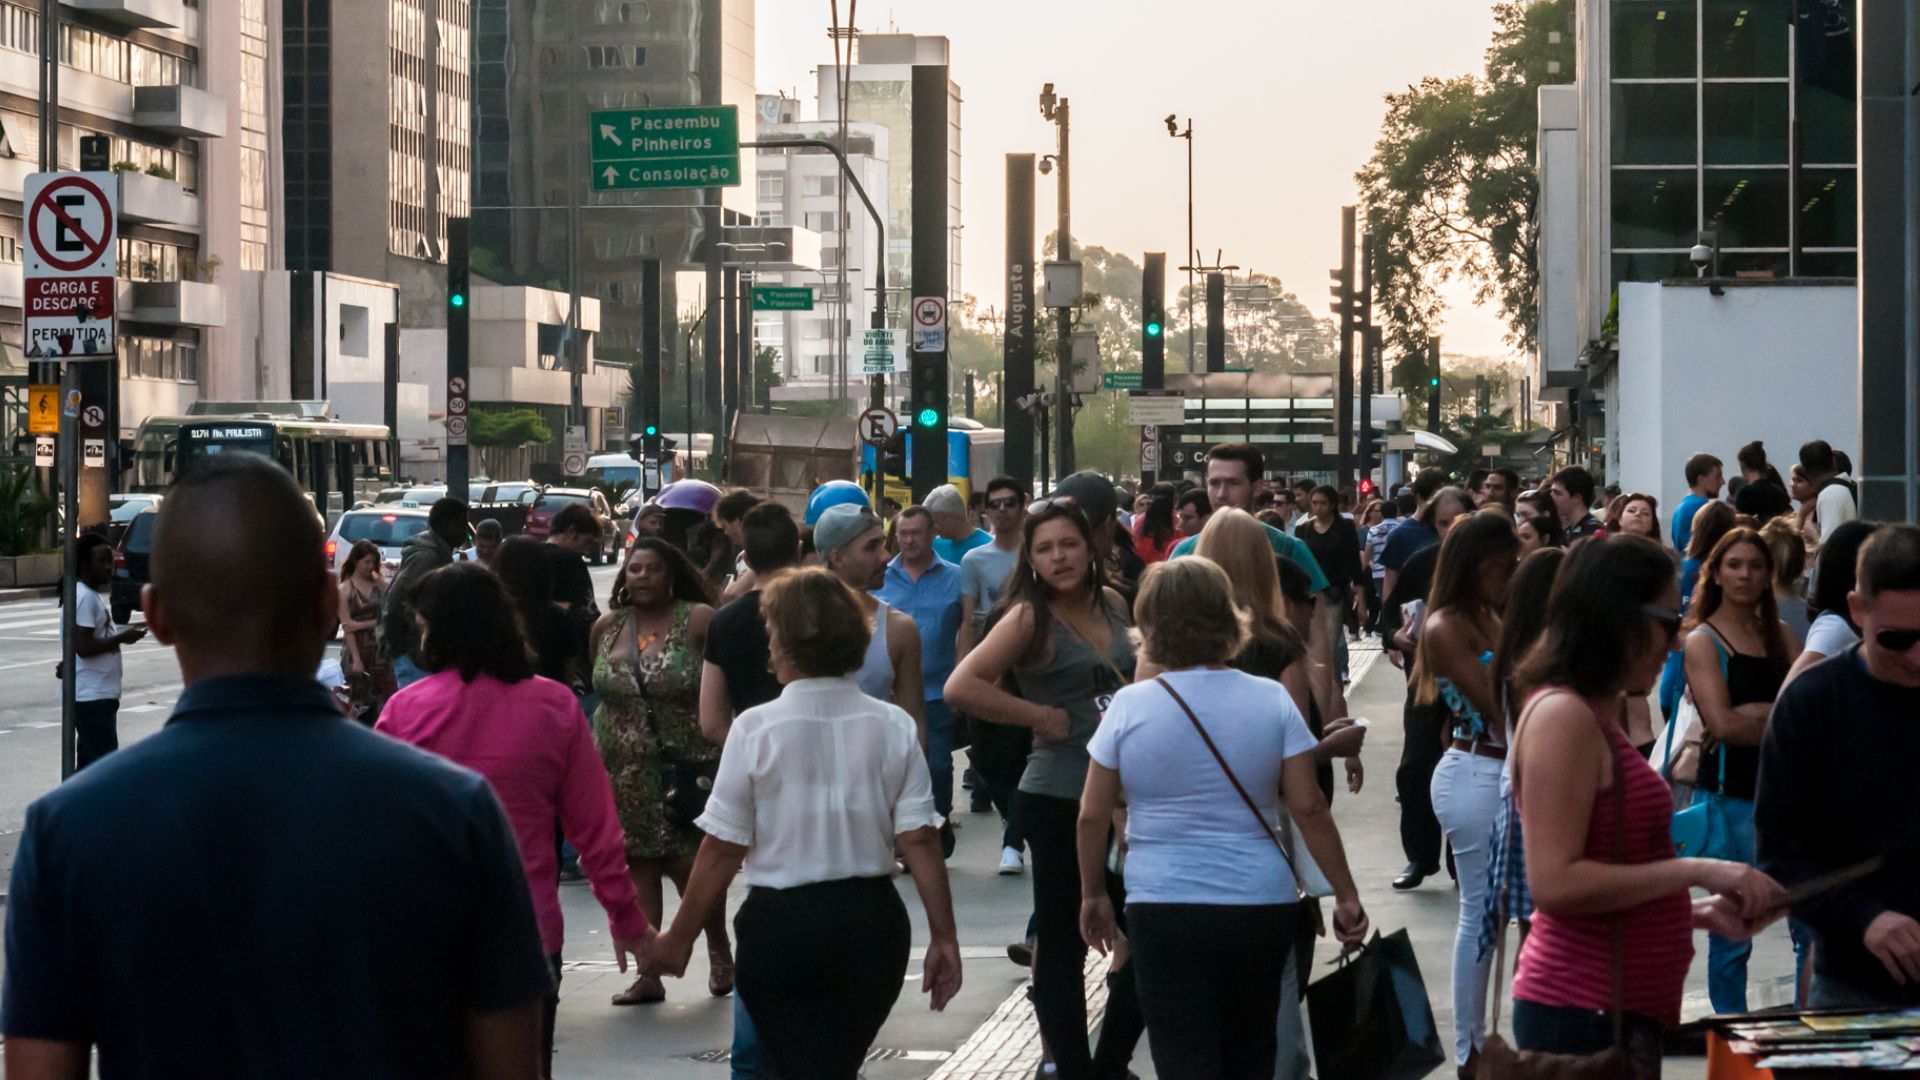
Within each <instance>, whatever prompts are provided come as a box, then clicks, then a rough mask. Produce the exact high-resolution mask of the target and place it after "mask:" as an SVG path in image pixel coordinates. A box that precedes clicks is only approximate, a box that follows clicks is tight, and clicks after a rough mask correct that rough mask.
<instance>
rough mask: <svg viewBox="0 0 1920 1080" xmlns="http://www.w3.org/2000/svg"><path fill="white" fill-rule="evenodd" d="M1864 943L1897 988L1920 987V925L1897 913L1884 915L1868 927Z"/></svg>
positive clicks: (1876, 918) (1882, 913)
mask: <svg viewBox="0 0 1920 1080" xmlns="http://www.w3.org/2000/svg"><path fill="white" fill-rule="evenodd" d="M1864 943H1865V945H1866V946H1867V951H1868V952H1870V953H1872V954H1873V955H1874V956H1875V957H1877V958H1878V959H1879V961H1880V963H1881V964H1882V965H1883V966H1885V967H1886V969H1887V974H1888V975H1890V976H1892V978H1893V981H1894V982H1895V983H1896V984H1898V985H1900V986H1911V985H1913V984H1914V983H1920V922H1915V921H1914V920H1913V919H1912V918H1911V917H1909V916H1906V915H1902V914H1900V913H1899V912H1897V911H1883V912H1881V913H1880V914H1879V915H1878V916H1876V917H1875V918H1874V920H1873V921H1872V922H1871V923H1868V924H1867V934H1866V938H1865V940H1864Z"/></svg>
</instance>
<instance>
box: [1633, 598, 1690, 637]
mask: <svg viewBox="0 0 1920 1080" xmlns="http://www.w3.org/2000/svg"><path fill="white" fill-rule="evenodd" d="M1640 614H1642V615H1645V616H1646V617H1647V618H1649V619H1652V620H1653V621H1654V622H1656V623H1658V624H1660V629H1662V630H1665V631H1666V632H1667V636H1668V637H1672V636H1673V635H1675V634H1677V633H1679V632H1680V624H1681V622H1682V616H1681V614H1680V613H1679V612H1678V611H1675V610H1673V609H1672V608H1664V607H1661V606H1660V605H1659V604H1642V605H1640Z"/></svg>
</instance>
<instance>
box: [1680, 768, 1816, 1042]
mask: <svg viewBox="0 0 1920 1080" xmlns="http://www.w3.org/2000/svg"><path fill="white" fill-rule="evenodd" d="M1704 767H1705V766H1702V768H1704ZM1705 797H1706V796H1705V794H1704V793H1701V794H1696V795H1695V796H1694V798H1696V799H1701V798H1705ZM1715 802H1716V804H1717V806H1716V811H1715V812H1716V813H1717V814H1718V815H1719V816H1718V818H1717V820H1716V822H1715V829H1716V831H1718V832H1719V833H1720V834H1721V835H1722V836H1723V837H1724V838H1725V843H1726V845H1727V846H1726V850H1724V851H1722V852H1720V855H1721V857H1722V858H1729V859H1733V860H1735V861H1737V862H1743V863H1748V864H1752V862H1753V859H1754V855H1753V843H1754V840H1753V803H1752V802H1750V801H1749V800H1746V799H1729V798H1717V799H1716V800H1715ZM1796 951H1797V950H1796ZM1752 955H1753V942H1752V941H1750V940H1749V941H1734V940H1732V939H1731V938H1723V937H1721V936H1720V935H1718V934H1708V935H1707V997H1709V998H1710V999H1712V1001H1713V1011H1714V1012H1716V1013H1743V1012H1746V1011H1747V958H1748V957H1750V956H1752Z"/></svg>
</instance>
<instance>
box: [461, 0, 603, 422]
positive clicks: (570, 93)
mask: <svg viewBox="0 0 1920 1080" xmlns="http://www.w3.org/2000/svg"><path fill="white" fill-rule="evenodd" d="M567 13H568V14H567V37H568V41H569V44H570V46H571V48H570V49H569V51H568V53H567V55H568V56H579V55H580V19H579V5H578V4H570V5H568V7H567ZM576 67H577V65H575V64H568V65H567V120H568V126H569V128H570V130H571V131H572V132H573V134H572V135H570V136H569V138H570V139H572V140H573V142H572V144H571V145H569V146H568V148H567V173H568V178H567V191H568V192H569V193H573V192H579V191H582V190H584V188H585V186H586V185H585V181H584V179H583V178H584V177H585V175H586V173H587V168H588V166H587V164H586V161H585V155H586V154H587V153H588V152H589V151H588V149H587V146H586V140H584V139H581V138H580V137H579V132H580V131H581V130H583V129H584V128H585V127H586V124H585V123H584V121H585V119H586V117H585V116H583V115H579V114H577V113H576V112H575V109H576V108H577V107H578V103H579V100H580V95H579V94H578V93H577V92H576V90H575V76H574V71H575V68H576ZM468 212H469V213H471V212H472V211H468ZM582 232H583V229H582V228H581V220H580V199H579V197H578V196H577V195H575V196H574V197H572V198H569V199H568V200H567V423H568V425H569V426H579V425H582V424H585V423H586V422H587V418H586V402H585V388H584V384H583V379H584V376H585V375H586V349H585V348H583V347H582V343H581V341H580V241H581V233H582Z"/></svg>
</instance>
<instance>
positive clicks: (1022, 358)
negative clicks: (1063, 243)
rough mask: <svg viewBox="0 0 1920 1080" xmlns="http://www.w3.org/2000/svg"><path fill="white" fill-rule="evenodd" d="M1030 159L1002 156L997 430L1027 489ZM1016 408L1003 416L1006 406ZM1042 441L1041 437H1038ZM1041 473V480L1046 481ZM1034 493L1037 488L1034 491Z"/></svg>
mask: <svg viewBox="0 0 1920 1080" xmlns="http://www.w3.org/2000/svg"><path fill="white" fill-rule="evenodd" d="M1033 167H1034V161H1033V155H1032V154H1008V155H1007V256H1006V258H1007V317H1006V332H1005V333H1004V334H1003V335H1002V336H1001V342H1000V356H1001V367H1002V370H1003V371H1004V372H1005V373H1006V385H1005V387H1004V388H1003V392H1002V393H1001V394H999V395H998V396H997V398H996V400H998V401H999V402H1000V406H999V409H1000V413H1001V426H1002V427H1003V428H1004V429H1005V430H1006V440H1007V441H1006V469H1007V474H1008V475H1009V476H1014V477H1018V478H1019V479H1020V480H1022V481H1025V482H1026V483H1028V484H1032V483H1033V482H1034V480H1035V474H1034V468H1033V465H1034V460H1033V459H1034V434H1035V431H1034V425H1033V420H1034V416H1033V413H1032V412H1031V411H1029V410H1028V409H1027V407H1026V404H1025V402H1026V400H1027V398H1028V396H1029V395H1031V394H1032V393H1033V392H1034V389H1035V387H1034V384H1033V353H1034V348H1033V339H1034V329H1035V326H1034V318H1033ZM1009 398H1011V399H1013V400H1014V401H1016V402H1019V403H1021V404H1020V407H1018V408H1016V409H1013V410H1012V411H1008V410H1007V407H1006V402H1007V400H1008V399H1009ZM1040 434H1041V436H1042V437H1043V438H1044V436H1045V432H1040ZM1045 475H1046V474H1045V473H1044V471H1043V472H1042V473H1041V474H1040V476H1039V478H1040V479H1045ZM1034 490H1036V491H1038V490H1039V488H1038V487H1035V488H1034Z"/></svg>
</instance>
